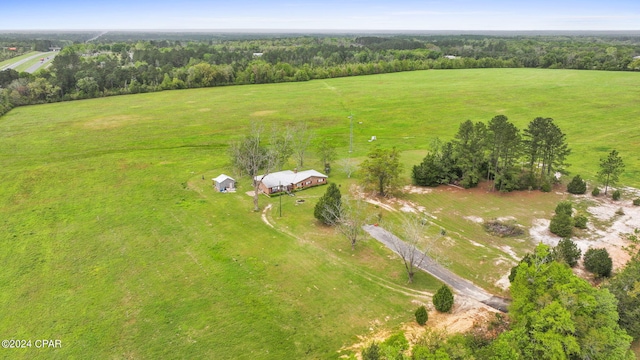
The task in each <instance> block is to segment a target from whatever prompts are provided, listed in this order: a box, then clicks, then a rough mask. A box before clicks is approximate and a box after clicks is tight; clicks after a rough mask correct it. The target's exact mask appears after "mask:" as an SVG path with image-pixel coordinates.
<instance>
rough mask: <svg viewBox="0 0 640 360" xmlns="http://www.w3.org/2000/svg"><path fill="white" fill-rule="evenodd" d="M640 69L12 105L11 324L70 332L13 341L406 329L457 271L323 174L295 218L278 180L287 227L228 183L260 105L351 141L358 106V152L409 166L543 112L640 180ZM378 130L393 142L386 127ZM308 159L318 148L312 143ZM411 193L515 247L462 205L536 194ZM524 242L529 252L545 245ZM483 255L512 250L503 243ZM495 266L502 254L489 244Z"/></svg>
mask: <svg viewBox="0 0 640 360" xmlns="http://www.w3.org/2000/svg"><path fill="white" fill-rule="evenodd" d="M639 84H640V74H637V73H622V72H620V73H616V72H586V71H561V70H532V69H488V70H455V71H423V72H410V73H398V74H387V75H376V76H367V77H354V78H341V79H331V80H325V81H311V82H306V83H287V84H274V85H260V86H235V87H222V88H210V89H197V90H184V91H170V92H161V93H153V94H141V95H135V96H119V97H111V98H101V99H94V100H83V101H75V102H67V103H57V104H48V105H40V106H31V107H21V108H16V109H14V110H12V111H11V112H10V113H9V114H7V115H5V116H3V117H1V118H0V139H1V141H0V159H2V168H1V170H0V184H1V185H2V186H0V219H1V220H0V246H1V247H2V249H3V250H2V252H1V253H0V254H1V255H0V259H1V260H2V263H3V269H4V271H3V272H2V274H1V275H0V290H1V291H0V303H1V304H3V306H4V309H5V314H6V316H4V317H3V318H2V319H1V320H0V335H1V336H2V338H3V339H5V338H7V339H10V338H14V339H33V340H35V339H60V340H61V341H62V345H63V347H62V348H61V349H33V348H32V349H20V350H17V349H8V350H3V351H4V352H5V353H7V354H9V351H12V352H11V355H8V356H11V357H22V358H37V357H41V358H50V357H52V356H54V357H60V358H174V357H178V358H195V357H198V358H216V359H231V358H233V359H242V358H246V359H255V358H273V359H281V358H337V357H338V356H339V355H340V354H339V353H338V352H337V350H338V349H340V348H341V347H342V346H344V345H348V344H351V343H353V342H356V341H357V338H356V336H357V335H364V334H367V333H369V328H370V327H372V324H373V323H374V322H375V321H376V320H377V321H380V322H381V323H382V324H383V326H386V327H390V328H393V327H395V326H397V325H398V324H400V323H401V322H406V321H411V320H412V312H413V310H415V309H414V307H415V305H414V304H412V300H414V299H419V300H421V301H427V300H428V298H425V297H424V296H422V295H421V292H422V291H433V290H434V289H436V288H437V287H438V286H439V284H438V283H437V282H436V281H435V280H433V279H432V278H430V277H428V276H426V275H424V274H419V275H418V276H417V279H416V283H415V284H412V285H408V284H407V283H406V275H405V274H404V272H403V271H404V269H403V266H402V264H401V263H400V262H399V261H398V260H397V259H395V258H394V257H393V256H391V255H390V252H389V251H388V250H386V249H384V248H382V247H381V246H380V245H378V244H377V243H376V242H375V241H371V240H370V241H365V242H363V243H361V244H359V245H358V247H357V248H356V250H355V251H354V252H352V251H351V250H350V247H349V244H348V242H347V241H346V240H344V239H342V238H340V237H339V236H338V235H336V234H334V233H333V232H332V231H331V230H330V229H327V228H324V227H320V226H318V225H317V224H316V222H315V221H314V219H313V214H312V212H313V204H314V199H317V198H318V197H319V196H321V195H322V194H323V193H324V190H325V189H324V188H323V187H320V188H315V189H311V190H307V191H304V192H300V193H298V195H297V196H296V198H291V197H285V198H283V199H282V200H283V217H279V216H278V212H277V210H278V207H279V200H280V199H277V198H273V199H268V198H266V197H261V199H260V201H261V207H264V206H265V205H267V204H268V203H272V205H273V206H274V208H273V209H272V210H271V211H269V212H268V213H267V218H268V219H269V221H271V222H272V223H273V224H274V228H271V227H269V226H267V225H266V224H265V223H264V222H262V220H261V216H260V215H261V214H258V213H253V212H252V211H251V209H252V203H251V198H250V197H249V196H247V195H245V194H244V192H245V191H248V190H250V186H249V180H248V179H242V180H241V182H240V189H239V190H240V191H239V192H237V193H234V194H218V193H215V192H213V189H212V187H211V180H210V179H211V178H212V177H215V176H217V175H219V174H220V173H221V172H225V173H227V174H231V169H230V168H229V161H228V158H227V152H226V149H227V146H228V144H229V142H230V141H232V140H233V139H237V138H239V137H240V136H242V134H243V133H244V132H245V131H246V130H247V129H248V128H249V127H250V124H251V123H253V122H260V123H263V124H264V125H265V127H266V128H267V129H269V128H271V127H272V126H282V125H285V124H293V123H296V122H300V121H306V122H307V123H308V124H309V126H310V127H311V128H313V129H314V131H315V133H316V135H317V136H318V137H327V138H331V139H333V140H334V141H335V142H336V143H337V144H338V145H339V149H338V150H339V156H340V157H346V156H347V155H348V152H347V149H348V141H349V120H348V118H347V116H348V115H349V114H350V112H353V114H354V119H355V124H354V140H355V144H354V154H353V156H355V157H360V158H362V157H363V156H364V155H366V153H367V152H368V151H369V149H370V148H371V147H372V146H375V145H380V146H385V147H386V146H389V147H390V146H397V147H398V148H400V149H401V150H403V151H404V157H403V159H404V162H405V179H408V170H409V167H410V166H411V165H412V164H414V163H416V162H419V161H420V160H421V158H422V157H423V156H424V154H425V151H426V149H427V148H428V145H429V141H430V139H431V138H432V137H434V136H439V137H441V138H443V139H445V140H447V139H450V138H451V137H452V136H453V134H454V133H455V131H456V130H457V127H458V125H459V123H460V122H462V121H464V120H466V119H471V120H474V121H479V120H482V121H488V120H489V119H491V117H493V116H495V115H497V114H505V115H507V116H508V117H509V118H510V119H511V120H512V121H513V122H514V123H516V124H517V125H518V126H519V127H520V128H523V127H524V126H526V124H527V123H528V122H529V121H530V120H532V119H533V118H535V117H537V116H544V117H552V118H554V119H555V120H556V122H557V123H558V125H559V126H560V127H561V128H562V129H563V130H564V131H565V133H567V140H568V142H569V144H570V146H571V147H572V148H573V154H572V155H571V157H570V158H569V162H570V163H571V164H573V165H572V167H571V168H570V170H571V171H572V173H573V174H577V173H579V174H581V175H582V176H583V177H584V178H587V179H592V178H593V177H594V174H595V173H596V171H597V166H598V165H597V163H598V159H599V157H602V156H605V155H606V154H607V153H608V152H609V151H610V149H612V148H614V147H615V148H617V149H618V150H619V151H620V153H621V156H622V157H623V159H624V161H625V163H626V165H627V167H626V171H625V173H624V175H623V176H622V182H623V183H624V184H625V185H630V186H640V174H639V173H638V168H639V167H638V166H639V165H640V159H639V158H638V156H637V145H638V141H639V140H638V139H639V138H638V136H639V135H640V126H639V125H637V124H638V121H637V120H638V117H639V116H640V110H639V108H638V107H637V99H638V98H639V95H640V87H639V86H638V85H639ZM372 135H375V136H377V138H378V141H376V142H373V143H370V142H368V141H367V139H370V137H371V136H372ZM307 163H308V164H310V167H318V165H319V164H318V163H317V160H316V159H315V158H313V156H312V157H311V158H309V159H308V161H307ZM336 163H337V162H336ZM203 176H204V178H205V180H202V177H203ZM331 181H336V182H338V183H340V184H343V187H342V189H346V188H347V187H348V185H349V184H350V183H353V182H355V181H357V177H356V178H355V179H346V176H345V175H344V174H342V173H341V172H340V171H339V167H338V166H337V165H334V171H333V173H332V177H331ZM406 198H407V199H408V200H411V201H414V202H416V203H420V204H423V205H425V206H426V207H427V210H428V211H431V212H433V211H435V210H437V209H441V210H440V212H439V215H438V214H437V215H438V225H440V226H443V227H445V228H446V229H447V230H448V231H449V232H451V233H457V234H458V235H456V236H455V238H454V240H455V241H461V242H462V243H460V246H464V245H465V243H464V241H466V242H467V243H466V244H468V243H469V240H472V241H475V242H478V243H488V244H491V245H493V246H501V245H502V244H495V243H491V242H495V239H491V238H489V237H488V236H485V235H473V236H471V235H468V234H469V233H474V234H479V233H478V231H477V227H474V224H472V223H471V222H468V221H467V220H464V219H463V218H462V217H463V216H467V215H468V214H471V213H473V214H477V213H482V214H483V215H482V216H487V217H492V216H496V217H498V216H507V215H513V216H514V217H516V218H517V219H518V221H519V222H521V223H522V224H523V225H527V223H526V221H527V211H528V208H525V207H524V205H523V202H526V201H527V200H526V199H524V198H522V199H519V198H517V197H516V196H514V195H508V196H499V195H496V197H493V198H491V200H490V202H491V203H490V204H486V203H487V198H486V197H482V196H480V195H479V194H475V195H474V193H469V194H463V195H455V196H453V195H451V194H447V193H446V191H444V190H442V191H440V190H439V191H437V192H434V196H432V197H427V196H425V195H407V197H406ZM294 199H305V200H306V201H305V202H304V203H303V204H298V205H296V203H295V202H294ZM452 199H453V200H452ZM556 200H557V197H554V195H552V194H549V195H543V196H541V197H536V198H535V201H530V202H527V206H532V207H531V209H533V211H534V212H538V211H539V212H545V211H550V210H552V209H553V206H554V205H553V204H555V201H556ZM482 203H484V204H486V205H482ZM447 209H449V210H451V209H452V210H451V211H448V210H447ZM372 211H377V209H372ZM398 216H399V215H398V214H388V215H385V217H389V218H390V219H391V221H393V219H394V218H396V217H398ZM508 245H509V246H511V247H513V249H514V251H516V252H518V253H520V252H522V251H525V250H526V247H527V246H528V245H527V244H526V243H522V244H521V243H514V244H508ZM449 246H453V245H451V244H449ZM467 248H469V246H467ZM452 250H453V251H455V248H452ZM473 256H476V257H477V259H478V261H482V259H483V257H484V258H486V259H494V258H495V257H497V256H501V255H500V254H497V253H496V252H495V250H491V248H487V249H486V250H482V249H479V252H478V253H477V254H474V255H473ZM450 259H451V261H452V263H451V268H452V269H453V270H454V271H456V272H458V273H460V274H463V275H466V276H469V277H470V278H472V279H474V281H477V282H478V283H479V284H483V285H488V284H489V283H490V279H484V278H483V276H480V277H478V276H477V275H478V272H477V271H476V273H475V274H474V273H473V272H472V271H471V270H469V269H473V265H474V264H473V263H472V261H473V258H472V257H471V255H469V257H465V258H464V259H462V260H460V261H458V260H456V259H455V258H454V257H450ZM482 266H483V267H482V268H481V269H482V270H483V271H485V272H486V271H490V270H491V268H492V265H491V261H485V262H484V263H482ZM503 266H505V265H503ZM490 290H495V289H490Z"/></svg>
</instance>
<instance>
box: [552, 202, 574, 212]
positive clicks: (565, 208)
mask: <svg viewBox="0 0 640 360" xmlns="http://www.w3.org/2000/svg"><path fill="white" fill-rule="evenodd" d="M572 213H573V207H572V205H571V201H560V202H559V203H558V205H556V215H560V214H566V215H569V216H571V214H572Z"/></svg>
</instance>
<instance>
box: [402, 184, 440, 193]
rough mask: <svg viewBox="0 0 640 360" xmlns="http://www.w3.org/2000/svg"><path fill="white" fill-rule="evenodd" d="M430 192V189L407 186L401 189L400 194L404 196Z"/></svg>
mask: <svg viewBox="0 0 640 360" xmlns="http://www.w3.org/2000/svg"><path fill="white" fill-rule="evenodd" d="M432 191H433V189H432V188H429V187H424V186H415V185H407V186H405V187H403V188H402V192H403V193H405V194H428V193H430V192H432Z"/></svg>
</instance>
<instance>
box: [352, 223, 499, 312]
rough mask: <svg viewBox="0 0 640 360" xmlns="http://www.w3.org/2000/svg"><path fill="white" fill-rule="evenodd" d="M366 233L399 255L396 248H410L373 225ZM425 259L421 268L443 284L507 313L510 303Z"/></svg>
mask: <svg viewBox="0 0 640 360" xmlns="http://www.w3.org/2000/svg"><path fill="white" fill-rule="evenodd" d="M362 228H363V229H364V231H366V232H368V233H369V234H370V235H371V236H372V237H374V238H375V239H376V240H378V241H380V242H381V243H383V244H384V245H385V246H386V247H388V248H389V249H391V250H392V251H393V252H395V253H397V250H396V248H397V247H400V248H401V249H402V248H403V247H408V245H407V244H406V243H405V242H404V241H402V240H400V239H399V238H398V237H396V236H395V235H393V234H392V233H390V232H388V231H387V230H385V229H383V228H381V227H379V226H373V225H365V226H363V227H362ZM424 256H425V258H424V260H423V261H422V263H421V264H420V266H419V268H420V269H421V270H424V271H426V272H427V273H429V274H431V275H432V276H434V277H435V278H437V279H438V280H440V281H442V282H443V283H445V284H447V285H449V286H451V287H452V288H453V289H454V290H455V291H456V292H458V293H459V294H461V295H466V296H468V297H470V298H472V299H475V300H477V301H479V302H481V303H483V304H485V305H488V306H491V307H492V308H494V309H497V310H500V311H502V312H507V306H508V305H509V302H508V301H507V300H506V299H503V298H501V297H497V296H494V295H492V294H490V293H488V292H487V291H485V290H484V289H482V288H480V287H478V286H476V285H475V284H474V283H472V282H471V281H469V280H467V279H463V278H461V277H460V276H458V275H456V274H454V273H452V272H451V271H449V270H447V269H446V268H444V267H443V266H442V265H440V264H438V263H437V262H436V261H435V260H433V259H432V258H431V257H429V256H428V255H426V254H425V255H424Z"/></svg>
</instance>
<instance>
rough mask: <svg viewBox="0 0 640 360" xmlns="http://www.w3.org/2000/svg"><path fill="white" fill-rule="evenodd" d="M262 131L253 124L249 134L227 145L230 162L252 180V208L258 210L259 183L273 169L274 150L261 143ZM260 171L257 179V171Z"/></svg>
mask: <svg viewBox="0 0 640 360" xmlns="http://www.w3.org/2000/svg"><path fill="white" fill-rule="evenodd" d="M262 136H263V131H262V128H261V127H260V126H254V127H253V128H252V130H251V132H250V134H249V135H247V136H245V137H244V138H243V139H241V140H239V141H237V142H234V143H232V144H231V146H230V147H229V155H230V157H231V163H232V164H233V165H234V166H235V167H236V169H237V170H238V171H239V173H240V174H247V175H249V176H250V177H251V179H252V181H253V190H254V194H253V210H254V211H258V210H259V206H258V196H259V195H260V183H261V182H262V179H264V177H265V176H267V175H268V174H269V173H270V172H271V170H272V169H273V165H274V163H275V152H274V151H273V150H272V149H270V148H267V147H266V146H264V145H263V144H262ZM260 171H262V175H261V177H260V178H259V179H257V180H256V179H254V177H256V176H258V172H260Z"/></svg>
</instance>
